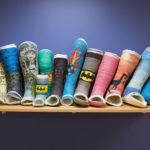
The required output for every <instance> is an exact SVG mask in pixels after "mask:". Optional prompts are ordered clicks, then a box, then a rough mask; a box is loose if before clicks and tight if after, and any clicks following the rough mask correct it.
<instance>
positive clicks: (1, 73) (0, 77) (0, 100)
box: [0, 62, 7, 104]
mask: <svg viewBox="0 0 150 150" xmlns="http://www.w3.org/2000/svg"><path fill="white" fill-rule="evenodd" d="M6 94H7V82H6V73H5V70H4V67H3V64H2V63H1V62H0V104H5V97H6Z"/></svg>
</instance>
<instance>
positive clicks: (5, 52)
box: [0, 44, 19, 73]
mask: <svg viewBox="0 0 150 150" xmlns="http://www.w3.org/2000/svg"><path fill="white" fill-rule="evenodd" d="M10 56H11V57H10ZM16 56H17V57H16ZM0 58H1V60H2V62H3V65H4V66H5V70H6V71H7V72H8V73H13V72H16V71H19V61H18V49H17V47H16V45H14V44H11V45H9V47H8V48H7V47H6V48H5V47H4V48H3V49H0Z"/></svg>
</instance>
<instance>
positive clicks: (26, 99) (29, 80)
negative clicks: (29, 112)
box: [19, 41, 38, 105]
mask: <svg viewBox="0 0 150 150" xmlns="http://www.w3.org/2000/svg"><path fill="white" fill-rule="evenodd" d="M37 58H38V49H37V45H36V44H35V43H33V42H30V41H26V42H23V43H21V44H20V46H19V60H20V65H21V69H22V72H23V76H24V83H25V91H24V96H23V99H22V101H21V104H22V105H32V103H33V100H34V98H35V86H36V75H37V74H38V61H37Z"/></svg>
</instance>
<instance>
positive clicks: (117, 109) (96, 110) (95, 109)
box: [0, 105, 150, 113]
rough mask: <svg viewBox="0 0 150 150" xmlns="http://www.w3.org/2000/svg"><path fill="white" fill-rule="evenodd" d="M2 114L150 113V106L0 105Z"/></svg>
mask: <svg viewBox="0 0 150 150" xmlns="http://www.w3.org/2000/svg"><path fill="white" fill-rule="evenodd" d="M0 112H63V113H69V112H72V113H147V112H150V106H148V107H147V108H137V107H133V106H129V105H123V106H121V107H114V106H105V107H91V106H89V107H79V106H57V107H48V106H44V107H32V106H21V105H14V106H12V105H11V106H10V105H0Z"/></svg>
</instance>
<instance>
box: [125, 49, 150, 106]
mask: <svg viewBox="0 0 150 150" xmlns="http://www.w3.org/2000/svg"><path fill="white" fill-rule="evenodd" d="M149 76H150V47H147V48H146V49H145V51H144V52H143V53H142V55H141V61H140V63H139V66H138V67H137V69H136V71H135V73H134V74H133V77H132V79H131V80H130V82H129V84H128V85H127V87H126V89H125V91H124V98H123V99H124V102H125V103H128V104H131V105H134V106H138V107H146V106H147V102H146V101H145V99H144V98H143V96H142V95H141V94H140V92H141V90H142V88H143V86H144V84H145V83H146V81H147V80H148V78H149ZM143 92H144V91H143Z"/></svg>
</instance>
